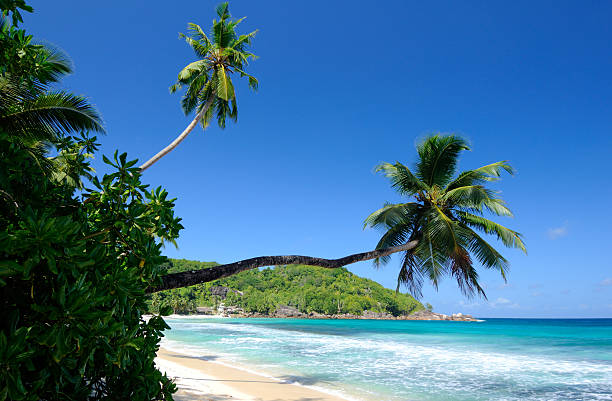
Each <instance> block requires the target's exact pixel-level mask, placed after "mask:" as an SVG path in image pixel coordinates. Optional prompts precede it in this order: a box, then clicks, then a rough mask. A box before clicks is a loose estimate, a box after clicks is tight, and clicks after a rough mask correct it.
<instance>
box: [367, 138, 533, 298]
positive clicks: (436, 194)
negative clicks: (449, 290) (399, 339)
mask: <svg viewBox="0 0 612 401" xmlns="http://www.w3.org/2000/svg"><path fill="white" fill-rule="evenodd" d="M469 149H470V148H469V146H468V144H467V142H466V141H465V140H464V139H462V138H460V137H458V136H455V135H431V136H428V137H427V138H425V140H423V141H422V142H421V143H419V144H418V146H417V151H418V155H419V158H418V161H417V163H416V165H415V168H414V170H410V169H409V168H408V167H406V166H405V165H403V164H402V163H400V162H396V163H395V164H390V163H382V164H381V165H379V166H378V167H377V171H380V172H382V173H383V174H384V175H385V176H386V177H387V178H388V179H389V180H390V182H391V185H392V187H393V188H394V189H395V190H396V191H397V192H398V193H400V194H401V195H403V196H405V197H406V198H408V199H412V200H413V202H406V203H399V204H391V203H387V204H385V205H384V207H383V208H381V209H379V210H377V211H375V212H374V213H372V214H371V215H369V216H368V217H367V218H366V220H365V223H364V227H367V226H370V227H376V228H380V229H381V230H382V231H383V232H384V234H383V236H382V237H381V239H380V241H379V242H378V244H377V246H376V248H377V249H380V248H387V247H389V246H396V245H400V244H403V243H406V242H408V241H418V245H417V246H416V247H415V248H414V249H410V250H408V251H405V252H404V253H403V258H402V262H401V268H400V272H399V275H398V279H397V281H398V288H399V286H400V285H406V286H407V287H408V288H409V289H410V291H411V293H412V294H414V295H415V296H417V297H419V296H421V289H422V286H423V281H424V280H429V281H430V282H431V283H432V284H433V285H434V286H435V287H436V288H437V286H438V283H439V281H440V279H441V278H442V277H443V276H445V275H450V276H452V277H454V278H455V279H456V280H457V284H458V285H459V288H460V289H461V290H462V292H463V293H464V294H465V295H468V296H471V295H473V294H479V295H482V296H484V297H486V295H485V292H484V289H483V288H482V287H481V285H480V284H479V282H478V272H477V271H476V268H475V266H474V262H473V258H475V259H476V261H478V262H479V263H480V264H482V265H483V266H484V267H486V268H489V269H496V270H498V271H499V272H500V274H501V275H502V277H503V278H504V280H505V279H506V271H507V269H508V261H507V260H506V258H504V257H503V256H502V255H501V254H500V253H499V252H498V251H497V250H496V249H495V248H494V247H493V246H492V245H491V244H489V243H488V242H487V241H486V240H485V239H484V238H482V237H481V236H480V235H479V234H478V233H477V232H480V233H484V234H490V235H493V236H495V237H497V239H498V240H500V241H501V242H502V244H503V245H504V246H506V247H511V248H518V249H520V250H522V251H524V252H526V248H525V244H524V243H523V240H522V239H521V235H520V234H519V233H518V232H516V231H513V230H511V229H509V228H506V227H504V226H502V225H501V224H498V223H495V222H493V221H491V220H489V219H487V218H485V217H484V214H485V213H490V214H493V215H496V216H512V213H511V212H510V209H508V207H507V206H506V203H505V202H504V200H503V199H501V198H500V197H499V196H498V195H499V194H498V193H497V192H496V191H493V190H491V189H488V188H486V187H485V186H484V184H486V183H488V182H492V181H497V180H499V179H500V176H501V173H502V172H504V171H505V172H507V173H510V174H513V172H514V170H513V169H512V167H511V166H510V165H509V164H508V163H507V162H505V161H501V162H496V163H493V164H489V165H486V166H483V167H480V168H477V169H475V170H468V171H464V172H462V173H460V174H458V175H457V176H455V174H456V170H457V163H458V160H459V155H460V154H461V152H463V151H465V150H469ZM388 261H389V256H386V257H382V258H377V259H376V261H375V263H376V264H377V265H380V264H381V263H383V264H384V263H387V262H388Z"/></svg>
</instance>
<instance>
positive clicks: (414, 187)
mask: <svg viewBox="0 0 612 401" xmlns="http://www.w3.org/2000/svg"><path fill="white" fill-rule="evenodd" d="M374 171H375V172H379V171H382V172H383V173H384V175H385V176H386V177H387V178H389V180H390V181H391V186H393V187H394V188H395V189H396V190H397V191H398V192H399V193H400V194H402V195H405V196H412V195H414V194H416V193H418V192H419V191H427V190H429V187H428V186H427V185H425V184H424V183H423V182H422V181H421V180H419V179H418V178H417V177H416V176H415V175H413V174H412V172H411V171H410V169H409V168H408V167H406V166H404V165H403V164H401V163H400V162H396V163H395V164H390V163H381V164H379V165H378V166H377V167H376V169H375V170H374Z"/></svg>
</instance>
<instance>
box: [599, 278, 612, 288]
mask: <svg viewBox="0 0 612 401" xmlns="http://www.w3.org/2000/svg"><path fill="white" fill-rule="evenodd" d="M599 285H600V286H602V287H607V286H609V285H612V278H610V277H607V278H604V279H603V280H601V281H600V282H599Z"/></svg>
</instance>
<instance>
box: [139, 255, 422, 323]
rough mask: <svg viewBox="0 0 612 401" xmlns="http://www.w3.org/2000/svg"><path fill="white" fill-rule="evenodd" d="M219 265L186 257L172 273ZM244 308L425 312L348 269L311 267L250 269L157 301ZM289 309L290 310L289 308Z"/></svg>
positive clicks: (184, 308)
mask: <svg viewBox="0 0 612 401" xmlns="http://www.w3.org/2000/svg"><path fill="white" fill-rule="evenodd" d="M214 265H216V264H215V263H211V262H196V261H191V260H185V259H170V260H169V263H168V264H167V266H166V268H167V271H168V273H174V272H181V271H185V270H196V269H201V268H207V267H211V266H214ZM220 304H222V305H223V306H224V307H234V309H235V308H240V309H241V310H242V311H243V312H244V313H245V314H259V315H272V314H274V313H275V312H276V311H277V310H279V309H289V310H294V311H295V310H297V311H299V312H301V313H303V314H310V315H317V314H323V315H340V314H351V315H362V314H364V312H365V311H369V312H368V313H369V314H371V313H378V314H390V315H393V316H403V315H408V314H411V313H414V312H416V311H419V310H423V309H424V307H423V305H422V304H421V303H420V302H418V301H417V300H415V299H414V298H413V297H411V296H410V295H406V294H401V293H397V294H396V293H395V291H393V290H390V289H387V288H384V287H383V286H382V285H380V284H378V283H377V282H375V281H372V280H369V279H366V278H362V277H359V276H356V275H354V274H353V273H351V272H349V271H348V270H347V269H344V268H341V269H324V268H319V267H311V266H300V265H290V266H280V267H275V268H267V269H262V270H257V269H255V270H250V271H245V272H242V273H240V274H237V275H235V276H232V277H228V278H224V279H221V280H217V281H214V282H211V283H205V284H198V285H195V286H192V287H189V288H180V289H174V290H168V291H162V292H160V293H157V294H154V295H153V296H152V298H151V303H150V305H151V311H153V312H157V310H159V308H160V307H161V306H162V305H169V306H171V307H172V308H173V309H174V311H175V312H176V313H190V312H194V311H195V308H196V307H200V306H207V307H212V308H213V309H215V308H217V306H219V305H220ZM287 306H289V307H290V308H286V307H287Z"/></svg>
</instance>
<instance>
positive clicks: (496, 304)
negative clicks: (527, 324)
mask: <svg viewBox="0 0 612 401" xmlns="http://www.w3.org/2000/svg"><path fill="white" fill-rule="evenodd" d="M489 305H490V306H491V307H492V308H511V309H515V308H519V307H520V305H519V304H518V303H516V302H512V301H510V300H509V299H507V298H502V297H499V298H497V299H496V300H495V301H493V302H489Z"/></svg>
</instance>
